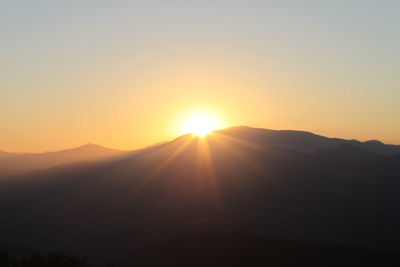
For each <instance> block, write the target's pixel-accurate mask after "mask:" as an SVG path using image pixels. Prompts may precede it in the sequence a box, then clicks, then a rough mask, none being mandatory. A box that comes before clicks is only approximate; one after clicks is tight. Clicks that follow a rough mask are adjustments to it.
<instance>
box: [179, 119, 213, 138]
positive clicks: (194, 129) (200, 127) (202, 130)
mask: <svg viewBox="0 0 400 267" xmlns="http://www.w3.org/2000/svg"><path fill="white" fill-rule="evenodd" d="M218 128H220V127H219V122H218V119H217V118H216V117H213V116H210V115H208V114H205V113H197V114H195V115H192V116H190V117H188V118H187V119H186V120H185V121H183V123H182V133H192V134H194V135H197V136H200V137H203V136H206V135H207V134H209V133H211V132H212V131H214V130H216V129H218Z"/></svg>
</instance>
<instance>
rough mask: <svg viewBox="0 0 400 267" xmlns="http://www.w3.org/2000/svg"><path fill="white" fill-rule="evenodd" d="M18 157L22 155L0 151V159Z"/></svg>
mask: <svg viewBox="0 0 400 267" xmlns="http://www.w3.org/2000/svg"><path fill="white" fill-rule="evenodd" d="M19 155H22V153H10V152H5V151H3V150H0V159H3V158H9V157H14V156H19Z"/></svg>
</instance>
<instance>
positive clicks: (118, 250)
mask: <svg viewBox="0 0 400 267" xmlns="http://www.w3.org/2000/svg"><path fill="white" fill-rule="evenodd" d="M265 131H266V136H263V135H262V134H261V133H263V132H264V130H262V129H253V128H248V127H236V128H230V129H225V130H221V131H217V132H215V133H214V134H211V135H208V136H206V137H205V138H199V137H194V136H192V135H184V136H182V137H180V138H177V139H175V140H174V141H172V142H168V143H164V144H161V145H158V146H153V147H150V148H148V149H143V150H141V151H138V152H136V153H134V154H131V155H125V156H124V157H121V158H119V159H116V160H113V161H101V162H91V163H76V164H69V165H63V166H58V167H55V168H51V169H45V170H40V171H37V172H32V173H29V174H24V175H20V176H14V177H10V178H7V179H3V180H1V181H0V212H1V214H2V220H1V221H0V229H2V235H1V241H0V243H2V244H4V245H3V246H4V247H6V246H7V244H11V243H12V244H15V243H17V244H18V245H19V246H21V247H28V248H29V247H30V248H34V249H39V250H43V251H49V250H50V251H54V250H56V251H57V250H58V249H62V250H63V251H65V252H67V253H72V254H78V255H88V256H89V258H90V259H93V260H94V261H96V262H99V263H101V262H103V263H104V262H107V261H110V259H111V260H112V261H113V262H116V263H118V261H119V260H120V262H124V260H123V259H128V258H130V257H131V255H132V253H133V255H136V254H135V253H136V252H137V251H139V250H140V249H141V248H144V249H145V248H149V247H151V246H153V245H154V246H156V247H158V246H162V244H164V242H167V241H168V240H175V239H176V238H179V237H180V236H192V235H193V234H195V233H199V232H213V233H232V234H233V235H235V233H245V234H250V235H251V236H254V237H255V238H256V240H258V239H257V238H261V239H262V238H265V237H273V238H279V239H285V240H292V241H293V240H294V241H296V242H299V243H296V244H300V245H299V246H301V244H306V243H308V242H318V243H323V244H338V245H341V246H345V247H346V249H344V250H346V251H349V249H350V250H351V248H352V247H360V246H361V247H367V248H368V249H370V250H373V251H387V252H385V253H389V254H390V255H392V254H391V253H390V252H393V253H395V252H398V251H399V247H398V244H399V241H400V229H399V228H398V225H399V223H400V213H399V212H398V188H399V179H398V178H399V173H400V157H399V156H398V155H394V156H389V155H386V154H385V155H383V154H379V153H376V152H371V151H367V150H365V149H362V148H360V147H359V146H358V145H357V146H354V145H353V143H352V142H351V141H349V142H345V143H342V142H338V145H337V146H331V145H330V144H331V143H329V142H328V143H329V145H326V144H327V143H326V142H325V141H323V140H325V139H324V138H323V137H319V136H316V137H315V136H314V135H312V134H309V133H304V132H301V133H300V135H299V136H300V137H299V140H303V142H306V140H308V141H307V142H308V143H307V144H308V145H309V146H310V147H312V148H309V149H306V146H305V145H302V144H301V141H296V140H295V138H294V137H293V133H292V132H290V134H287V132H284V135H283V137H282V139H279V140H278V141H279V142H278V141H276V142H275V145H270V144H271V142H272V141H268V140H271V138H272V137H270V133H271V132H270V131H269V130H265ZM276 134H277V133H276V132H273V133H272V135H274V136H276ZM288 136H289V137H288ZM285 138H286V139H285ZM287 138H289V139H290V140H292V141H291V142H289V141H287V142H289V143H290V145H287V144H286V145H284V141H282V140H288V139H287ZM314 138H316V139H314ZM275 140H277V139H275ZM314 140H317V141H314ZM321 140H322V141H321ZM328 140H330V139H329V138H328ZM334 140H336V139H334ZM324 142H325V143H324ZM276 144H280V145H276ZM322 144H325V145H322ZM317 147H320V148H319V149H317ZM229 238H230V237H228V240H229ZM256 240H255V241H254V242H258V241H256ZM271 240H272V239H271ZM271 240H270V241H268V242H273V241H271ZM273 240H275V239H273ZM188 242H192V241H188ZM193 242H195V241H193ZM221 242H225V241H221ZM266 242H267V241H266ZM268 242H267V243H268ZM276 242H278V241H276ZM304 242H305V243H304ZM268 244H270V243H268ZM263 246H264V245H263ZM263 246H261V247H263ZM305 246H306V245H305ZM267 247H271V246H270V245H266V246H265V248H267ZM0 249H1V247H0ZM296 250H297V249H296ZM356 250H357V249H354V251H356ZM133 251H136V252H133ZM287 251H290V250H287ZM364 252H365V250H364ZM15 253H18V251H17V249H16V251H15ZM146 253H147V252H146ZM210 253H211V252H210ZM288 253H289V252H288ZM290 253H294V251H293V250H292V251H291V252H290ZM290 253H289V254H290ZM346 253H348V252H346ZM385 253H383V254H379V253H377V254H374V255H375V256H377V257H378V258H379V257H381V258H382V259H383V258H384V257H385V256H384V255H389V254H385ZM364 254H368V253H367V252H366V253H364ZM338 255H344V254H338ZM379 255H381V256H379ZM288 257H290V255H288ZM304 257H306V256H304ZM309 257H312V256H309ZM343 257H344V256H343ZM277 266H279V265H277ZM282 266H283V265H282ZM286 266H292V265H286ZM355 266H357V265H355ZM362 266H364V265H362Z"/></svg>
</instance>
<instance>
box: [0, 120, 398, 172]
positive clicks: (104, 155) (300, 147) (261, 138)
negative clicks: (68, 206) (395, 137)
mask: <svg viewBox="0 0 400 267" xmlns="http://www.w3.org/2000/svg"><path fill="white" fill-rule="evenodd" d="M216 133H220V134H223V135H225V136H227V137H232V138H236V139H239V140H242V141H245V142H248V143H249V144H253V145H256V146H260V147H268V148H277V149H285V150H288V151H294V152H303V153H315V152H318V151H320V150H325V149H329V148H334V147H341V146H342V145H350V146H352V147H356V148H359V149H362V150H365V151H370V152H374V153H377V154H381V155H386V156H392V155H396V154H398V155H400V145H387V144H384V143H382V142H380V141H376V140H371V141H366V142H360V141H357V140H345V139H339V138H328V137H324V136H320V135H316V134H313V133H310V132H304V131H290V130H267V129H260V128H251V127H246V126H236V127H230V128H227V129H223V130H218V131H216ZM165 143H168V142H166V141H163V142H159V143H157V144H154V145H152V146H149V147H147V148H145V149H148V148H152V147H157V146H159V145H162V144H165ZM131 153H134V152H133V151H121V150H115V149H109V148H105V147H102V146H99V145H95V144H86V145H83V146H80V147H77V148H72V149H66V150H61V151H55V152H44V153H9V152H5V151H1V150H0V177H4V176H10V175H17V174H22V173H26V172H31V171H34V170H40V169H45V168H50V167H55V166H58V165H62V164H69V163H74V162H82V161H98V160H108V159H112V158H118V157H121V156H124V155H128V154H131Z"/></svg>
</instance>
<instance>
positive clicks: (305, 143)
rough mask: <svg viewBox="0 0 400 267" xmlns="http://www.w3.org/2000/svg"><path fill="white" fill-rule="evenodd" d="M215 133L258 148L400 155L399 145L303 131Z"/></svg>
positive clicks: (230, 130) (239, 128) (241, 128)
mask: <svg viewBox="0 0 400 267" xmlns="http://www.w3.org/2000/svg"><path fill="white" fill-rule="evenodd" d="M217 132H218V133H222V134H224V135H227V136H231V137H234V138H238V139H240V140H245V141H246V142H249V143H252V144H255V145H258V146H263V147H271V148H274V147H275V148H281V149H287V150H291V151H298V152H304V153H314V152H317V151H318V150H321V149H325V148H329V147H337V146H340V145H342V144H346V145H351V146H355V147H358V148H361V149H364V150H367V151H371V152H375V153H378V154H382V155H395V154H400V145H387V144H384V143H382V142H380V141H377V140H370V141H366V142H360V141H357V140H345V139H340V138H328V137H325V136H321V135H316V134H313V133H310V132H304V131H291V130H267V129H260V128H250V127H246V126H237V127H231V128H227V129H223V130H219V131H217Z"/></svg>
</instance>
